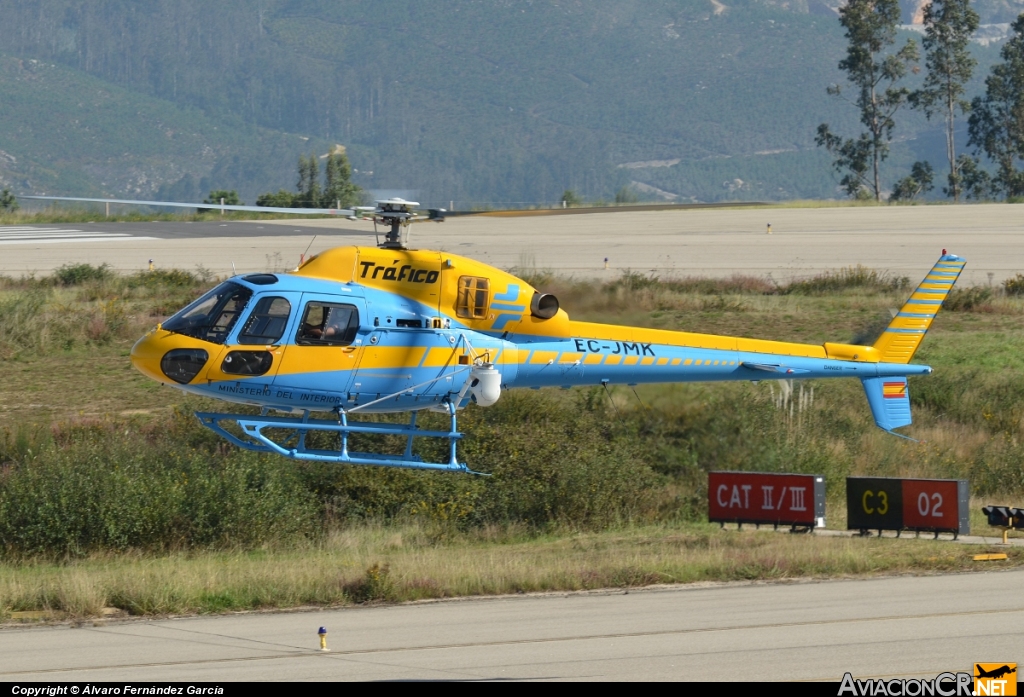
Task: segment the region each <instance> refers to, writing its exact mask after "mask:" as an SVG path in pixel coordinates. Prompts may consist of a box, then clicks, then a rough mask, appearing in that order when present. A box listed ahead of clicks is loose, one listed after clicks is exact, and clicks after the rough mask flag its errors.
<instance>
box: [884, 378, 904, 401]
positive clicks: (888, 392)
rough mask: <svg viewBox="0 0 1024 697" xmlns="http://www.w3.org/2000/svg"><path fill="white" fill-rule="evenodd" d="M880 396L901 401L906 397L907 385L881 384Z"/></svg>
mask: <svg viewBox="0 0 1024 697" xmlns="http://www.w3.org/2000/svg"><path fill="white" fill-rule="evenodd" d="M882 396H883V397H884V398H886V399H903V398H904V397H906V396H907V383H905V382H883V383H882Z"/></svg>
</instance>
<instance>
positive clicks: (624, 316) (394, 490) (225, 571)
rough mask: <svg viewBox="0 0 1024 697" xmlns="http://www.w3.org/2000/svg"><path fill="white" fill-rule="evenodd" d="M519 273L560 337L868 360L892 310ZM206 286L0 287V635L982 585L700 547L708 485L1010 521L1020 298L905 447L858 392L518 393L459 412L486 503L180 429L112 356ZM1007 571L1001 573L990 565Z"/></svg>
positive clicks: (807, 548) (160, 397) (1021, 341)
mask: <svg viewBox="0 0 1024 697" xmlns="http://www.w3.org/2000/svg"><path fill="white" fill-rule="evenodd" d="M531 273H532V274H533V275H534V276H535V278H533V280H534V282H535V283H536V284H537V285H538V286H539V287H542V288H544V289H545V290H552V291H554V292H556V293H557V294H558V296H559V298H560V299H561V301H562V305H563V307H565V308H566V309H567V310H568V311H569V313H570V315H571V316H572V317H573V318H575V319H582V320H597V321H604V322H613V323H621V324H637V325H644V326H653V327H663V328H668V329H685V330H688V331H704V332H713V333H729V334H739V335H744V336H754V337H764V338H770V339H787V340H796V341H806V342H814V343H818V342H822V341H825V340H833V341H851V340H854V339H857V340H860V341H868V342H870V341H871V340H872V338H873V335H874V334H877V332H878V331H880V329H881V327H883V326H884V324H885V322H886V321H887V319H888V317H889V316H890V309H891V308H893V307H896V306H898V305H899V304H900V303H901V302H902V300H903V299H904V298H905V297H906V295H907V294H908V293H909V281H908V280H907V279H902V278H898V277H890V276H886V275H884V274H878V273H874V272H871V271H869V270H866V269H848V270H845V271H841V272H837V273H834V274H829V275H826V276H823V277H818V278H815V279H808V280H805V281H801V282H795V283H791V284H788V285H785V286H778V285H776V284H773V283H770V282H768V281H766V280H764V279H756V278H733V279H727V280H709V279H683V280H676V281H672V282H661V281H658V280H657V279H652V278H648V277H644V276H640V275H635V274H626V275H624V276H622V277H621V278H619V279H617V280H615V281H613V282H607V283H596V282H580V281H567V280H564V279H559V278H556V277H553V276H550V275H548V274H544V273H538V272H537V271H536V270H532V271H531ZM211 283H212V280H211V279H209V278H204V277H203V274H202V273H199V274H195V273H185V272H178V271H160V272H155V273H152V274H149V273H140V274H135V275H133V276H115V275H113V274H111V273H110V272H109V271H108V270H106V269H102V268H96V267H85V266H82V267H65V268H64V269H61V270H60V271H59V272H58V273H57V274H56V275H55V276H54V277H52V278H50V277H48V278H27V279H0V360H2V361H3V366H4V369H5V371H4V378H5V379H4V380H3V381H2V382H0V613H10V612H18V611H25V610H47V611H52V612H53V613H56V615H55V616H61V617H79V618H80V617H88V616H92V615H96V614H97V613H100V612H101V611H102V609H103V608H104V607H116V608H120V609H122V610H123V611H126V612H130V613H134V614H147V613H157V614H166V613H182V612H216V611H222V610H234V609H251V608H266V607H290V606H295V605H301V604H323V603H327V604H333V603H347V602H365V601H392V600H407V599H417V598H426V597H448V596H454V595H464V594H485V593H508V592H518V591H532V590H565V589H584V588H597V587H604V586H632V585H646V584H650V583H668V582H672V583H676V582H689V581H696V580H715V579H720V580H729V579H754V578H765V579H781V578H793V577H807V576H810V577H825V576H845V575H862V574H875V573H916V572H926V571H943V570H954V569H955V570H963V569H969V568H976V567H977V564H975V563H973V562H971V561H970V555H971V554H973V553H976V552H978V551H981V550H980V549H978V548H970V547H964V546H961V545H952V544H949V543H944V542H934V541H931V540H924V539H922V540H878V539H873V540H865V539H846V538H824V537H822V538H816V537H809V536H791V535H783V534H768V533H761V534H758V533H753V532H751V533H746V532H744V533H736V532H735V531H728V530H727V531H719V530H717V528H714V527H711V526H708V525H707V524H706V523H702V522H701V521H702V520H704V519H705V516H706V502H705V501H706V493H705V489H704V487H705V485H706V478H705V477H706V474H705V473H706V472H707V471H708V470H711V469H755V470H767V471H799V472H813V473H819V474H824V475H825V476H826V479H827V481H828V505H829V510H828V522H829V525H830V527H838V528H843V527H845V516H844V510H843V505H844V501H843V486H842V481H843V478H844V477H845V476H847V475H849V474H875V475H893V476H895V475H899V476H927V477H964V478H968V479H969V480H970V481H971V486H972V491H973V495H974V503H973V505H972V527H973V528H974V531H975V532H976V533H988V534H992V535H995V534H997V533H996V531H989V529H988V528H987V526H985V524H984V520H983V519H982V517H981V516H980V511H979V510H978V509H979V507H980V506H981V505H982V504H984V503H988V502H992V503H1000V504H1014V503H1024V502H1021V501H1020V497H1022V496H1024V473H1022V471H1021V467H1020V464H1019V463H1020V462H1021V461H1022V459H1024V444H1022V443H1021V438H1020V436H1021V429H1022V426H1024V358H1022V355H1024V352H1022V350H1021V349H1022V348H1024V329H1022V327H1021V317H1022V316H1024V298H1021V297H1020V296H1018V295H1015V294H1013V293H1012V292H1007V291H1006V290H1005V289H1003V288H998V287H997V288H987V287H986V288H973V289H972V288H962V289H960V290H958V291H957V292H956V293H955V294H954V295H953V296H951V298H950V300H949V301H948V305H949V306H950V307H949V308H947V309H946V310H945V311H943V312H942V313H940V315H939V317H938V319H937V320H936V322H935V324H934V326H933V329H932V331H930V332H929V334H928V337H927V338H926V340H925V343H924V346H923V348H922V350H921V352H920V354H919V355H918V357H917V359H916V360H917V361H920V362H927V363H929V364H930V365H932V366H933V367H934V368H935V373H934V374H933V375H931V376H928V377H924V378H918V379H914V380H913V381H912V382H911V396H912V400H913V403H914V411H915V424H914V426H912V427H910V428H909V429H907V431H908V433H909V435H912V436H914V437H915V438H918V439H920V441H921V442H919V443H912V442H909V441H903V440H900V439H896V438H892V437H891V436H888V435H886V434H884V433H882V432H881V431H879V430H878V429H877V428H875V427H874V425H873V423H872V421H871V418H870V414H869V412H868V409H867V407H866V404H865V403H864V397H863V393H862V391H861V389H860V386H859V384H856V383H848V382H844V381H817V382H815V381H808V382H807V383H805V384H803V385H802V386H801V385H799V384H798V385H796V386H795V392H794V393H793V394H790V395H787V394H786V393H784V392H783V391H782V390H781V386H780V385H778V384H775V385H769V384H765V383H761V384H760V385H757V386H754V385H750V384H746V383H743V384H722V385H664V386H649V387H645V388H640V389H638V390H637V392H636V394H634V393H633V391H632V390H628V389H625V388H620V389H616V390H614V391H613V392H612V396H611V402H610V401H609V399H608V397H607V396H606V395H604V393H603V392H602V391H600V390H597V389H592V390H583V389H581V390H576V391H571V392H560V391H542V392H540V393H534V392H530V391H527V392H526V393H515V392H513V393H508V394H507V395H503V397H502V400H501V401H500V402H499V403H498V405H496V406H495V407H492V408H490V409H487V410H483V409H478V408H476V407H472V408H470V409H468V410H466V412H464V414H463V418H462V421H461V425H462V426H463V428H464V430H465V431H466V433H467V439H466V442H465V445H464V448H463V451H462V455H463V456H464V457H465V458H466V460H467V461H468V462H469V463H470V465H471V466H473V467H474V468H476V469H482V470H484V471H489V472H493V473H494V476H493V477H491V478H486V479H485V478H474V477H466V476H457V475H456V476H452V475H439V474H432V473H426V474H424V473H413V472H396V471H387V470H377V469H368V468H338V467H328V466H313V465H296V464H295V463H291V462H289V461H285V460H283V459H281V458H270V457H262V456H257V455H253V454H250V453H240V452H238V451H236V450H235V449H233V448H231V447H229V446H227V445H226V444H224V443H222V442H220V441H219V440H217V439H216V438H215V437H213V436H212V435H209V434H207V433H206V432H205V431H203V430H202V429H201V428H200V427H198V425H197V424H196V423H195V421H194V419H192V417H191V416H190V415H189V414H190V411H191V410H194V409H197V408H207V407H209V406H210V404H203V403H202V402H201V401H199V400H194V399H189V398H186V397H185V396H184V395H183V394H182V393H180V392H178V391H176V390H173V389H170V388H166V387H160V386H158V385H156V384H154V383H152V382H150V381H148V380H146V379H144V378H143V377H142V376H141V375H139V374H137V373H135V372H134V371H133V369H131V367H130V365H129V363H128V360H127V354H128V351H129V349H130V346H131V344H132V342H133V341H134V340H135V338H136V337H138V336H140V335H141V334H142V333H144V332H145V331H146V330H147V329H148V328H149V327H150V326H152V325H153V324H155V323H156V322H158V321H160V319H162V318H163V317H165V316H166V315H167V314H169V313H170V312H172V311H173V310H175V309H177V308H178V307H180V306H182V305H184V304H185V303H186V302H187V301H188V300H189V299H190V298H192V297H195V296H196V295H198V294H199V293H200V292H202V290H203V289H204V288H206V287H208V286H209V285H210V284H211ZM1009 290H1010V291H1013V290H1015V288H1014V287H1012V286H1011V287H1010V288H1009ZM800 390H803V391H804V394H805V398H804V399H803V400H800V399H798V396H799V393H800ZM812 390H813V399H811V398H810V395H811V391H812ZM794 395H796V397H794ZM612 403H614V406H613V404H612ZM798 405H803V406H802V408H799V407H798ZM428 416H429V415H428ZM1020 561H1021V557H1020V556H1019V555H1018V554H1017V553H1016V552H1015V551H1012V550H1011V557H1010V560H1009V561H1008V562H1007V563H1009V564H1018V563H1020ZM385 569H386V571H385Z"/></svg>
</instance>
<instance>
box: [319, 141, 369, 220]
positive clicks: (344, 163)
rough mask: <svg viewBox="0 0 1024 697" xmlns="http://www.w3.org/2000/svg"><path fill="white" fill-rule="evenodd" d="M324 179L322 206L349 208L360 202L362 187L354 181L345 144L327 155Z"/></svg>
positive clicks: (336, 147) (337, 146)
mask: <svg viewBox="0 0 1024 697" xmlns="http://www.w3.org/2000/svg"><path fill="white" fill-rule="evenodd" d="M324 179H325V186H324V192H323V194H322V195H321V197H320V203H321V207H322V208H348V207H350V206H355V205H357V204H358V203H359V198H360V197H359V192H360V189H359V187H358V186H356V185H355V184H353V183H352V165H351V164H349V161H348V156H347V155H346V154H345V148H344V146H341V145H336V146H335V147H334V151H333V152H332V153H331V154H330V155H328V156H327V162H326V164H325V167H324Z"/></svg>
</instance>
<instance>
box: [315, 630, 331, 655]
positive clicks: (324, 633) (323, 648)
mask: <svg viewBox="0 0 1024 697" xmlns="http://www.w3.org/2000/svg"><path fill="white" fill-rule="evenodd" d="M316 633H317V635H319V637H320V650H321V651H330V649H329V648H327V627H320V629H318V630H317V632H316Z"/></svg>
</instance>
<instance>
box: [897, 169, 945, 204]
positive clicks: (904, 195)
mask: <svg viewBox="0 0 1024 697" xmlns="http://www.w3.org/2000/svg"><path fill="white" fill-rule="evenodd" d="M932 176H933V172H932V166H931V165H930V164H928V163H927V162H915V163H914V166H913V167H912V168H911V170H910V176H909V177H904V178H903V179H900V180H899V181H898V182H896V186H895V187H894V188H893V190H892V194H891V195H890V196H889V200H890V201H913V200H914V199H915V198H917V197H918V196H920V195H921V194H923V193H926V192H928V191H931V190H932V189H934V188H935V187H934V186H933V185H932Z"/></svg>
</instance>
